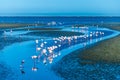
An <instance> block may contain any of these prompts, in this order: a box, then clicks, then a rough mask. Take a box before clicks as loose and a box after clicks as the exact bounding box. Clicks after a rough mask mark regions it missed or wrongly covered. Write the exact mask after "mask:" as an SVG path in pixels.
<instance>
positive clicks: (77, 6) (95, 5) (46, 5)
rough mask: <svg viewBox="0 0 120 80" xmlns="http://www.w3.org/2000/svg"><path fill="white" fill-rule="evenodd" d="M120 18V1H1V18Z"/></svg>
mask: <svg viewBox="0 0 120 80" xmlns="http://www.w3.org/2000/svg"><path fill="white" fill-rule="evenodd" d="M6 15H7V16H26V15H27V16H44V15H45V16H120V0H0V16H6Z"/></svg>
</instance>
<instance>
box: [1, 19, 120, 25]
mask: <svg viewBox="0 0 120 80" xmlns="http://www.w3.org/2000/svg"><path fill="white" fill-rule="evenodd" d="M52 21H55V22H57V23H58V25H60V24H59V23H62V24H63V25H70V24H85V23H101V22H120V17H0V23H48V22H52Z"/></svg>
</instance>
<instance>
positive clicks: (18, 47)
mask: <svg viewBox="0 0 120 80" xmlns="http://www.w3.org/2000/svg"><path fill="white" fill-rule="evenodd" d="M65 30H69V31H73V29H72V28H69V29H65ZM81 30H82V29H79V30H77V31H78V32H79V31H81ZM85 30H86V29H85ZM75 31H76V30H75ZM97 31H99V32H104V35H101V34H99V33H98V36H96V35H93V36H92V41H91V37H90V32H97ZM23 32H24V31H23ZM15 33H16V32H13V34H15ZM119 34H120V33H119V32H118V31H114V30H110V29H106V28H96V27H94V28H93V27H92V28H87V31H85V35H80V36H82V37H79V38H77V39H76V40H75V39H73V40H71V42H70V43H69V42H68V40H64V41H62V42H61V43H60V41H57V40H53V39H51V38H50V39H47V40H45V41H46V42H47V44H46V45H45V46H44V47H42V49H45V48H47V47H50V46H52V45H54V46H58V45H59V44H61V47H60V48H57V49H55V50H54V55H55V56H56V57H55V58H53V56H52V59H53V61H52V62H51V63H50V61H49V60H48V57H51V55H52V54H49V53H47V55H44V54H42V52H41V51H37V50H36V48H37V47H40V44H41V43H42V42H45V41H43V40H41V39H39V37H38V40H39V43H38V44H36V43H35V40H32V41H26V42H23V43H16V44H13V45H10V46H7V47H5V48H4V49H3V50H2V51H1V52H0V54H1V55H0V60H1V61H3V62H5V63H6V64H7V65H8V66H10V67H11V68H12V71H13V72H14V73H15V75H12V76H11V77H15V80H39V79H41V80H63V79H62V78H61V77H59V76H57V75H56V74H55V73H54V71H52V70H51V66H52V65H53V64H56V63H57V62H58V61H59V60H61V59H62V58H63V57H64V56H65V55H67V54H69V53H71V52H72V51H75V50H77V49H79V48H84V47H86V46H88V45H91V44H95V43H97V42H99V41H102V40H105V39H109V38H112V37H114V36H117V35H119ZM16 35H19V34H18V33H17V34H16ZM86 35H88V37H87V38H84V37H86ZM11 36H12V35H11ZM13 36H14V35H13ZM54 41H57V44H56V43H55V42H54ZM58 53H60V54H59V55H58ZM34 55H36V56H40V58H37V59H32V56H34ZM44 59H47V61H46V63H43V60H44ZM22 60H24V61H25V63H24V64H22V68H21V67H20V66H21V61H22ZM56 67H57V66H56ZM32 68H36V69H38V70H37V71H33V70H32ZM7 80H10V79H9V77H8V78H7Z"/></svg>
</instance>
